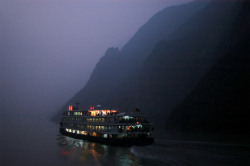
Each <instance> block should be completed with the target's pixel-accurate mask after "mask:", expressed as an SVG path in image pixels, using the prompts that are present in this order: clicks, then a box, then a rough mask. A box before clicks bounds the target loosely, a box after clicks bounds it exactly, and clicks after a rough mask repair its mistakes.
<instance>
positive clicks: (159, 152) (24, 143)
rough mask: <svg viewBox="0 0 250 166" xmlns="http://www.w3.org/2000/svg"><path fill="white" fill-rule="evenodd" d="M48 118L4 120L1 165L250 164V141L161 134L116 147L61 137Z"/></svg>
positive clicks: (56, 127)
mask: <svg viewBox="0 0 250 166" xmlns="http://www.w3.org/2000/svg"><path fill="white" fill-rule="evenodd" d="M58 127H59V125H58V124H56V123H53V122H50V121H48V120H41V119H40V120H39V119H30V120H29V121H27V120H21V119H20V120H19V121H5V122H3V123H2V124H1V135H0V136H1V137H0V138H1V140H0V143H1V144H0V145H1V154H0V155H1V156H0V159H1V160H0V161H1V162H0V165H1V166H9V165H10V166H23V165H32V166H56V165H60V166H85V165H86V166H101V165H110V166H116V165H117V166H128V165H131V166H137V165H138V166H140V165H143V166H144V165H145V166H147V165H148V166H153V165H164V166H171V165H174V166H189V165H202V166H206V165H225V166H229V165H232V166H236V165H237V166H238V165H243V166H245V165H250V146H249V145H244V144H222V143H211V142H197V141H177V140H173V139H172V140H170V139H156V140H155V143H154V144H153V145H150V146H146V147H135V146H134V147H130V148H127V147H116V146H110V145H103V144H99V143H94V142H89V141H83V140H78V139H74V138H70V137H67V136H62V135H60V134H59V132H58Z"/></svg>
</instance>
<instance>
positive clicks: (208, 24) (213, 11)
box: [130, 1, 242, 126]
mask: <svg viewBox="0 0 250 166" xmlns="http://www.w3.org/2000/svg"><path fill="white" fill-rule="evenodd" d="M241 5H242V2H236V1H213V2H211V3H210V4H208V5H207V6H206V7H205V8H203V10H201V11H199V12H198V13H197V14H196V15H195V16H193V17H192V18H191V19H190V20H189V21H188V22H186V23H185V24H184V25H183V26H182V27H180V28H179V29H178V30H177V31H176V33H173V34H172V35H171V36H170V39H169V41H161V42H159V43H158V44H157V45H156V47H155V49H154V50H153V52H152V54H151V55H150V56H149V57H148V58H147V59H146V61H145V63H144V66H143V67H142V69H141V71H140V74H139V76H138V87H137V95H138V96H137V98H136V100H137V105H138V107H140V108H142V110H146V111H147V113H148V114H150V117H152V118H154V119H155V120H154V121H155V122H157V124H158V125H159V126H165V123H166V117H167V116H168V114H169V112H170V111H171V110H172V109H173V108H174V107H175V106H176V105H177V104H178V103H179V102H180V101H182V100H183V99H184V97H185V96H186V95H187V94H189V93H190V92H191V90H192V89H193V88H194V87H195V86H196V85H197V83H198V81H199V80H200V79H201V78H202V77H203V76H204V74H205V73H206V72H207V71H208V70H209V68H210V66H211V65H213V64H214V63H215V62H216V61H217V60H218V59H219V58H220V57H221V56H222V55H223V54H225V53H226V52H228V51H229V49H230V43H231V41H230V38H231V36H232V31H233V25H234V22H235V21H236V19H237V16H238V13H239V11H240V8H241ZM130 93H132V92H130ZM151 110H154V111H151ZM159 118H161V119H159Z"/></svg>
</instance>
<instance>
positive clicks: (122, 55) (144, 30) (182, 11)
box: [54, 2, 207, 120]
mask: <svg viewBox="0 0 250 166" xmlns="http://www.w3.org/2000/svg"><path fill="white" fill-rule="evenodd" d="M206 4H207V3H206V2H194V3H189V4H184V5H180V6H172V7H168V8H166V9H164V10H162V11H160V12H159V13H157V14H156V15H155V16H153V17H152V18H151V19H149V21H148V22H147V23H146V24H145V25H143V26H142V27H141V28H140V29H139V30H138V31H137V33H136V34H135V35H134V36H133V37H132V38H131V39H130V40H129V41H128V43H127V44H126V45H125V46H124V47H123V48H122V49H121V50H119V49H118V48H109V49H108V50H107V51H106V53H105V55H104V56H103V57H102V58H101V59H100V61H99V62H98V63H97V65H96V67H95V69H94V71H93V73H92V74H91V76H90V79H89V81H88V82H87V84H86V85H85V87H84V88H83V89H81V90H80V91H79V92H78V93H77V94H76V95H75V96H74V97H72V98H71V99H70V100H69V102H68V103H66V104H73V103H76V102H77V101H78V102H80V103H81V104H80V107H81V108H88V107H89V105H97V104H102V105H103V106H106V107H113V108H114V107H115V108H120V109H121V110H124V109H125V105H129V106H126V108H131V107H134V106H135V105H134V103H135V99H134V93H135V89H133V88H135V85H136V80H133V81H132V82H129V83H127V81H128V80H129V77H130V75H131V73H135V72H137V71H138V69H140V68H141V66H142V65H143V63H144V61H145V59H146V58H147V57H148V55H149V54H150V53H151V52H152V50H153V48H154V46H155V45H156V44H157V42H159V41H160V40H163V39H165V40H168V37H169V36H170V35H171V34H172V33H173V32H174V31H176V29H178V28H179V27H181V26H182V25H183V24H184V23H185V22H186V21H187V20H189V19H190V18H191V17H192V16H193V15H195V14H196V13H197V12H198V11H199V10H201V9H202V8H203V7H204V6H205V5H206ZM124 84H125V85H124ZM121 87H122V88H121ZM131 88H132V89H131ZM128 89H131V90H130V91H131V92H132V93H131V94H128V93H126V94H124V93H125V92H126V91H127V90H128ZM126 98H127V99H128V100H127V102H126V103H125V99H126ZM61 111H62V110H60V111H59V113H58V115H56V116H55V118H54V119H57V120H58V118H59V117H60V116H61Z"/></svg>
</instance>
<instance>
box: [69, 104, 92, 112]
mask: <svg viewBox="0 0 250 166" xmlns="http://www.w3.org/2000/svg"><path fill="white" fill-rule="evenodd" d="M89 109H90V110H94V109H95V106H90V107H89ZM69 111H73V105H69Z"/></svg>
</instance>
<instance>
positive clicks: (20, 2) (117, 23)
mask: <svg viewBox="0 0 250 166" xmlns="http://www.w3.org/2000/svg"><path fill="white" fill-rule="evenodd" d="M189 1H191V0H136V1H134V0H1V1H0V22H1V24H0V58H1V59H0V77H1V82H0V83H1V84H0V85H1V86H0V92H1V93H0V102H1V103H0V104H1V121H2V122H3V121H4V120H6V121H9V120H10V117H11V118H13V117H17V118H22V117H23V118H25V117H30V116H31V115H32V116H37V117H44V118H49V117H50V116H51V115H52V114H54V113H56V112H57V110H58V109H59V108H61V107H62V106H63V104H64V103H65V102H66V101H67V100H69V99H70V98H71V97H72V96H73V95H74V94H75V93H77V91H79V90H80V89H81V88H83V86H84V84H85V83H86V82H87V80H88V78H89V76H90V74H91V72H92V70H93V69H94V67H95V65H96V63H97V62H98V60H99V59H100V58H101V57H102V56H103V55H104V53H105V50H106V49H107V48H109V47H112V46H114V47H120V48H121V47H122V46H123V45H124V44H125V43H126V42H127V41H128V40H129V39H130V38H131V37H132V35H133V34H134V33H135V32H136V31H137V30H138V28H139V27H140V26H142V25H143V24H144V23H146V22H147V20H148V19H149V18H150V17H151V16H153V15H154V14H155V13H156V12H158V11H160V10H161V9H163V8H165V7H166V6H169V5H175V4H180V3H185V2H189ZM25 119H26V118H25ZM12 120H13V119H12Z"/></svg>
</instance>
